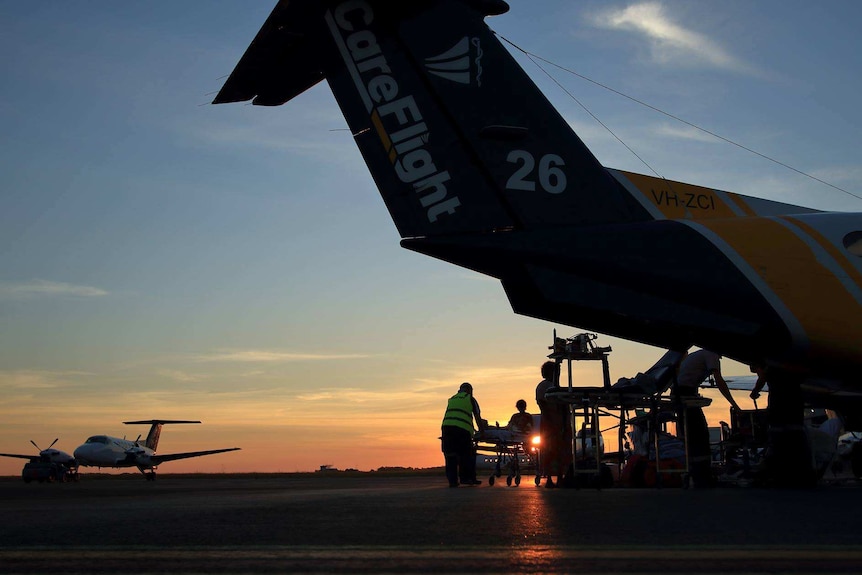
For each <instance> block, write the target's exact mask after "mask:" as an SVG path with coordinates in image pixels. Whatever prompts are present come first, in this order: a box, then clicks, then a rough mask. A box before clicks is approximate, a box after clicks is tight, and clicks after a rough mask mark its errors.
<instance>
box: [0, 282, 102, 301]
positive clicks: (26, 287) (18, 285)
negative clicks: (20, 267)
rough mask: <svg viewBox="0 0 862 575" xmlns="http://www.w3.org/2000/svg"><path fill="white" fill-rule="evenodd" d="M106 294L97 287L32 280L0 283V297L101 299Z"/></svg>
mask: <svg viewBox="0 0 862 575" xmlns="http://www.w3.org/2000/svg"><path fill="white" fill-rule="evenodd" d="M106 295H108V292H107V291H105V290H103V289H101V288H97V287H92V286H84V285H74V284H68V283H62V282H51V281H47V280H40V279H34V280H31V281H29V282H0V297H5V298H35V297H101V296H106Z"/></svg>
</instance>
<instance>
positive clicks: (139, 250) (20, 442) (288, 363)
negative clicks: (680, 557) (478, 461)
mask: <svg viewBox="0 0 862 575" xmlns="http://www.w3.org/2000/svg"><path fill="white" fill-rule="evenodd" d="M273 4H274V2H254V3H252V2H239V1H226V0H221V1H207V2H195V1H188V2H182V3H176V2H160V1H156V2H150V3H147V4H146V5H140V4H134V3H117V2H88V3H85V4H80V3H68V2H52V1H44V2H12V1H5V0H0V14H2V19H0V21H2V34H0V49H2V52H3V54H4V58H3V59H2V61H0V73H2V77H3V78H4V81H3V82H2V84H0V133H2V135H3V136H2V139H0V172H2V174H3V186H2V192H0V322H2V329H0V451H4V452H9V451H11V452H27V450H28V446H29V443H28V440H29V439H35V440H36V441H37V443H46V444H47V443H50V441H51V440H52V439H53V438H54V437H57V436H60V437H61V440H60V442H58V445H57V447H60V448H61V449H66V450H68V451H71V450H73V449H74V447H75V446H76V445H78V444H79V443H81V442H83V440H84V439H85V438H86V437H87V435H90V434H94V433H112V434H115V435H122V434H124V433H127V434H129V435H133V434H135V433H138V432H142V431H145V430H138V429H133V428H128V429H123V427H124V426H122V425H121V423H120V422H121V421H123V420H129V419H145V418H152V417H160V418H198V419H202V420H203V421H204V423H205V425H204V426H200V427H196V426H191V427H183V428H181V429H180V428H177V429H171V430H169V431H167V432H166V433H165V434H164V436H163V442H162V447H163V450H164V451H172V450H185V449H187V448H189V449H205V448H217V447H228V446H233V445H239V446H241V447H243V448H244V449H243V451H242V452H239V453H235V454H234V453H232V454H225V455H218V456H214V457H213V458H204V459H201V460H193V461H192V462H176V463H174V464H173V465H172V466H171V467H170V468H168V467H165V468H164V469H165V470H169V469H172V470H229V471H244V470H247V471H253V470H260V471H278V470H281V471H294V470H306V469H312V468H314V467H316V466H317V465H319V464H324V463H331V464H334V465H336V466H338V467H357V468H362V469H368V468H376V467H379V466H381V465H433V464H437V463H438V462H437V459H438V458H439V454H438V452H437V448H438V446H437V442H436V437H437V434H438V432H439V427H438V426H439V417H440V411H441V409H442V407H443V405H444V403H445V399H446V397H448V395H450V394H451V393H452V392H454V390H455V388H457V385H458V384H459V383H460V382H461V381H464V380H470V381H472V382H473V383H474V385H475V387H476V394H477V397H478V398H479V400H480V401H481V402H482V405H483V411H484V412H485V415H486V417H488V418H489V419H491V420H492V421H493V420H495V419H499V420H507V419H508V416H509V414H510V413H511V412H512V411H514V403H515V401H516V400H517V399H518V398H520V397H524V398H526V399H527V400H528V401H529V404H530V408H529V409H531V410H535V405H534V404H533V401H532V396H533V389H534V387H535V384H536V383H537V382H538V366H539V365H540V363H541V361H542V360H543V359H544V356H545V354H546V353H547V351H546V347H547V345H548V344H549V343H550V340H551V333H552V330H553V329H554V328H555V327H556V328H558V329H559V330H560V332H561V334H563V335H571V334H574V333H576V332H577V331H578V330H576V329H575V328H570V327H565V326H555V325H552V324H549V323H546V322H541V321H538V320H533V319H530V318H524V317H520V316H516V315H514V314H513V313H512V311H511V308H510V306H509V304H508V302H507V300H506V298H505V295H504V294H503V292H502V289H501V288H500V286H499V285H498V284H497V283H496V282H494V281H492V280H489V279H487V278H484V277H483V276H480V275H477V274H475V273H472V272H469V271H466V270H462V269H460V268H457V267H453V266H451V265H448V264H445V263H443V262H439V261H436V260H433V259H430V258H426V257H423V256H420V255H418V254H414V253H412V252H408V251H406V250H402V249H401V248H400V247H399V246H398V239H399V238H398V234H397V232H396V230H395V227H394V225H393V224H392V222H391V220H390V218H389V216H388V213H387V212H386V209H385V207H384V205H383V202H382V200H381V199H380V196H379V194H378V193H377V191H376V188H375V187H374V185H373V182H372V180H371V178H370V176H369V175H368V172H367V171H366V169H365V167H364V164H363V162H362V160H361V157H360V155H359V152H358V150H357V149H356V147H355V146H354V144H353V142H352V141H351V139H350V137H349V135H348V133H347V132H345V131H341V129H342V128H344V127H345V123H344V120H343V118H342V117H341V115H340V112H339V110H338V108H337V106H336V104H335V102H334V99H333V98H332V96H331V94H330V93H329V90H328V88H327V87H326V86H325V85H319V86H317V87H315V88H314V89H312V90H310V91H309V92H307V93H306V94H304V95H302V96H301V97H299V98H297V99H296V100H295V101H293V102H291V103H289V104H288V105H286V106H282V107H279V108H259V107H253V106H248V105H243V104H234V105H224V106H211V105H207V103H208V102H209V101H210V100H211V99H212V98H213V96H214V92H215V91H217V90H218V89H219V88H220V87H221V85H222V83H223V81H224V78H225V77H226V75H227V74H229V73H230V71H231V70H232V69H233V67H234V65H235V64H236V62H237V61H238V60H239V58H240V56H241V55H242V54H243V52H244V50H245V48H246V46H247V45H248V43H249V42H250V41H251V39H252V38H253V37H254V35H255V34H256V32H257V31H258V29H259V27H260V25H261V24H262V23H263V21H264V20H265V18H266V16H267V15H268V14H269V12H270V11H271V9H272V6H273ZM510 4H511V6H512V9H511V11H510V13H509V14H506V15H503V16H500V17H495V18H492V19H490V20H489V24H490V26H491V27H492V28H493V29H495V30H496V31H497V32H498V33H500V34H501V35H502V36H504V37H506V38H508V39H509V40H511V41H512V42H514V43H516V44H518V45H519V46H521V47H522V48H524V49H526V50H528V51H530V52H533V53H535V54H537V55H539V56H541V57H543V58H546V59H548V60H551V61H553V62H555V63H557V64H559V65H560V66H563V67H566V68H569V69H572V70H574V71H576V72H578V73H580V74H583V75H585V76H588V77H590V78H592V79H594V80H596V81H598V82H601V83H604V84H606V85H609V86H612V87H613V88H615V89H617V90H619V91H621V92H624V93H626V94H629V95H631V96H633V97H635V98H637V99H640V100H643V101H645V102H648V103H649V104H651V105H653V106H655V107H658V108H660V109H662V110H665V111H667V112H669V113H672V114H674V115H676V116H679V117H681V118H684V119H686V120H687V121H689V122H692V123H694V124H697V125H699V126H702V127H703V128H706V129H708V130H710V131H713V132H716V133H718V134H720V135H722V136H724V137H727V138H730V139H732V140H734V141H736V142H739V143H740V144H743V145H745V146H747V147H749V148H752V149H754V150H757V151H758V152H760V153H762V154H765V155H767V156H770V157H772V158H775V159H778V160H780V161H781V162H784V163H786V164H789V165H791V166H793V167H795V168H796V169H799V170H802V171H805V172H808V173H810V174H812V175H814V176H816V177H818V178H821V179H824V180H826V181H828V182H830V183H832V184H834V185H836V186H838V187H841V188H843V189H845V190H848V191H850V192H852V193H854V194H860V195H862V185H860V184H862V153H860V150H862V135H860V134H862V114H860V112H859V108H858V99H859V96H858V95H859V93H860V88H862V86H860V75H859V70H860V69H862V61H860V60H862V41H860V39H859V36H858V33H857V31H856V30H855V27H856V25H857V24H858V22H860V21H862V5H860V4H859V3H857V2H853V1H849V0H848V1H827V2H824V3H820V4H818V5H816V6H815V5H813V4H812V3H810V2H801V1H789V2H788V1H781V2H778V1H760V2H743V1H726V2H722V3H714V2H710V3H704V2H694V1H674V0H665V1H656V2H618V1H602V2H599V1H590V0H585V1H578V2H572V1H554V0H534V1H530V2H527V1H525V0H513V1H512V2H510ZM516 57H517V58H518V60H519V61H520V62H521V64H522V65H523V66H524V68H525V69H526V70H527V72H528V73H529V74H530V75H531V76H532V77H533V78H534V79H535V80H536V81H537V83H538V84H539V86H540V87H541V88H542V90H543V91H544V92H545V93H546V95H548V97H549V98H550V99H551V101H552V102H553V103H554V104H555V105H556V106H557V107H558V109H559V110H560V111H561V112H562V114H563V115H564V117H565V118H566V119H567V120H568V121H569V122H570V123H571V125H572V126H573V127H574V128H575V130H576V131H577V132H578V134H579V135H580V136H581V138H582V139H583V140H584V141H585V142H586V143H587V145H588V146H589V147H590V148H591V149H592V150H593V152H594V153H595V154H596V156H597V157H598V158H599V160H600V161H601V162H602V163H603V164H604V165H606V166H609V167H614V168H621V169H627V170H631V171H635V172H641V173H650V168H651V169H654V170H656V171H657V172H658V173H659V174H661V175H662V176H663V177H666V178H669V179H674V180H682V181H686V182H691V183H695V184H700V185H705V186H711V187H715V188H719V189H723V190H728V191H735V192H739V193H744V194H747V195H752V196H757V197H762V198H767V199H772V200H778V201H784V202H790V203H796V204H800V205H806V206H810V207H814V208H819V209H830V210H850V211H862V210H860V207H862V201H860V200H859V199H857V198H855V197H852V196H849V195H847V194H844V193H842V192H840V191H837V190H835V189H833V188H830V187H827V186H824V185H822V184H819V183H817V182H815V181H812V180H810V179H808V178H805V177H802V176H800V175H799V174H797V173H794V172H792V171H790V170H787V169H786V168H783V167H780V166H778V165H776V164H774V163H771V162H768V161H766V160H764V159H763V158H760V157H757V156H755V155H753V154H751V153H749V152H746V151H743V150H741V149H739V148H736V147H733V146H730V145H728V144H725V143H722V142H720V141H717V140H715V139H713V138H709V137H707V136H706V135H705V134H703V133H701V132H697V131H694V130H692V129H691V128H690V127H688V126H686V125H684V124H680V123H676V122H674V121H673V120H671V119H670V118H668V117H666V116H662V115H660V114H657V113H655V112H652V111H650V110H647V109H645V108H643V107H642V106H639V105H637V104H634V103H632V102H631V101H629V100H626V99H623V98H620V97H619V96H616V95H614V94H612V93H610V92H608V91H605V90H602V89H600V88H598V87H596V86H595V85H593V84H590V83H588V82H585V81H583V80H580V79H578V78H576V77H574V76H571V75H568V74H566V73H564V72H562V71H560V70H559V69H555V68H552V67H547V66H546V68H547V69H548V71H549V72H551V73H552V75H553V76H554V77H555V78H556V80H557V81H559V82H560V83H562V84H563V85H564V86H565V88H566V90H568V91H569V92H571V93H572V94H573V95H575V96H576V97H577V98H578V100H580V101H581V102H582V103H583V104H584V105H585V106H586V107H587V108H588V109H589V110H590V111H591V112H592V113H593V114H595V115H596V116H598V117H599V118H600V119H601V120H602V122H603V123H605V124H606V125H607V126H609V127H610V128H611V130H613V131H614V133H615V134H616V135H617V136H619V137H620V138H621V139H622V140H624V141H625V142H626V143H627V144H628V145H629V146H630V147H631V148H633V149H634V150H635V151H636V152H637V153H638V155H639V156H641V157H642V158H643V159H644V160H645V161H646V162H647V163H648V164H649V166H650V168H648V167H646V166H644V165H643V164H642V163H641V162H640V160H638V158H636V157H634V156H633V155H632V154H631V153H630V152H629V151H628V150H626V149H625V148H624V147H623V146H621V145H620V144H619V143H618V142H617V141H616V140H615V139H614V137H613V136H612V135H610V134H609V133H608V132H607V131H606V130H605V129H604V128H603V127H602V126H600V125H598V124H597V123H596V122H595V121H594V120H593V119H592V118H591V117H590V116H589V115H588V114H587V113H586V112H584V111H583V109H582V108H581V107H580V106H579V105H578V104H577V103H576V102H574V101H573V100H572V99H571V98H569V96H568V95H566V94H565V93H564V92H563V91H562V90H561V89H560V88H559V87H557V86H556V85H555V84H553V83H552V82H551V81H549V80H548V79H547V77H546V76H545V75H544V73H543V72H542V71H541V70H539V69H538V68H536V66H535V65H534V64H533V63H531V62H530V61H529V60H527V59H526V58H524V57H523V55H520V54H516ZM599 341H600V342H604V343H605V344H610V345H613V347H614V350H615V351H614V353H613V354H612V356H611V371H612V376H613V377H614V378H616V377H621V376H628V375H633V374H634V373H635V372H637V371H642V370H644V369H646V367H648V366H649V365H650V363H652V361H653V360H654V359H656V358H657V357H658V356H659V355H661V350H655V349H652V348H648V347H646V346H641V345H634V344H630V343H626V342H622V341H620V340H616V339H613V338H608V337H603V338H602V339H600V340H599ZM725 372H726V373H744V372H745V369H744V366H739V365H735V364H732V363H729V364H728V365H727V366H726V368H725ZM597 376H598V374H597V373H593V372H592V371H589V370H588V371H587V372H585V373H584V374H583V380H584V381H585V382H588V383H594V382H593V379H594V378H595V377H597ZM717 403H718V402H717ZM720 409H721V410H722V412H724V411H723V410H724V409H725V406H724V405H721V406H720ZM274 447H275V449H274ZM273 453H277V454H278V455H273ZM19 469H20V463H19V462H17V461H14V460H9V461H0V473H4V474H5V473H9V474H17V473H18V471H19Z"/></svg>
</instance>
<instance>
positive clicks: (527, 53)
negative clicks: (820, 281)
mask: <svg viewBox="0 0 862 575" xmlns="http://www.w3.org/2000/svg"><path fill="white" fill-rule="evenodd" d="M497 36H499V38H500V39H501V40H503V41H504V42H506V43H507V44H509V45H510V46H512V47H513V48H515V49H516V50H518V51H519V52H522V53H523V54H524V55H525V56H527V57H528V58H529V59H530V61H531V62H533V64H535V65H536V66H537V67H538V68H539V69H540V70H541V71H542V72H544V73H545V74H546V75H547V76H548V77H549V78H551V80H553V81H554V83H555V84H556V85H557V86H560V88H561V89H562V90H563V91H564V92H566V94H568V95H569V96H570V97H571V98H572V99H573V100H575V102H577V103H578V104H579V105H580V106H581V107H582V108H584V110H587V108H586V107H584V105H583V104H581V103H580V102H579V101H578V100H577V98H575V97H574V96H572V94H571V93H570V92H569V91H568V90H566V89H565V88H563V87H562V86H561V85H560V83H559V82H557V80H555V79H554V78H553V77H552V76H551V75H550V74H549V73H548V71H547V70H545V69H544V68H542V67H541V66H540V65H539V64H537V63H536V60H539V61H541V62H544V63H546V64H548V65H550V66H554V67H555V68H559V69H560V70H562V71H563V72H568V73H569V74H571V75H573V76H577V77H578V78H581V79H582V80H586V81H587V82H590V83H591V84H595V85H596V86H598V87H600V88H604V89H605V90H607V91H609V92H613V93H614V94H616V95H618V96H622V97H623V98H626V99H628V100H631V101H632V102H634V103H636V104H640V105H641V106H643V107H645V108H649V109H650V110H652V111H654V112H658V113H659V114H663V115H665V116H667V117H668V118H671V119H673V120H676V121H677V122H680V123H682V124H685V125H686V126H689V127H692V128H694V129H695V130H699V131H701V132H703V133H705V134H708V135H710V136H712V137H713V138H717V139H719V140H721V141H722V142H726V143H728V144H731V145H733V146H736V147H737V148H740V149H742V150H745V151H746V152H749V153H751V154H754V155H755V156H759V157H761V158H763V159H764V160H768V161H770V162H772V163H774V164H778V165H779V166H781V167H783V168H786V169H788V170H791V171H793V172H796V173H797V174H799V175H802V176H805V177H806V178H810V179H812V180H814V181H815V182H819V183H821V184H823V185H825V186H829V187H830V188H833V189H835V190H838V191H839V192H843V193H845V194H847V195H848V196H852V197H854V198H856V199H858V200H862V196H859V195H857V194H854V193H853V192H850V191H848V190H845V189H844V188H841V187H839V186H836V185H835V184H832V183H829V182H827V181H825V180H822V179H820V178H818V177H817V176H814V175H812V174H809V173H807V172H804V171H802V170H799V169H797V168H794V167H793V166H791V165H789V164H786V163H784V162H782V161H780V160H776V159H775V158H772V157H770V156H767V155H766V154H762V153H760V152H758V151H757V150H753V149H751V148H749V147H747V146H744V145H742V144H740V143H738V142H735V141H733V140H731V139H730V138H725V137H724V136H722V135H720V134H716V133H715V132H712V131H710V130H707V129H706V128H701V127H700V126H698V125H697V124H693V123H691V122H689V121H687V120H684V119H682V118H680V117H679V116H675V115H673V114H671V113H670V112H665V111H664V110H662V109H661V108H657V107H655V106H653V105H651V104H648V103H646V102H644V101H643V100H638V99H637V98H635V97H633V96H629V95H628V94H626V93H625V92H620V91H619V90H616V89H614V88H611V87H610V86H607V85H605V84H602V83H601V82H598V81H596V80H593V79H592V78H589V77H587V76H584V75H583V74H579V73H578V72H575V71H574V70H572V69H571V68H566V67H565V66H561V65H560V64H557V63H555V62H552V61H550V60H548V59H546V58H542V57H541V56H539V55H538V54H533V53H532V52H530V51H528V50H525V49H523V48H521V47H520V46H518V45H517V44H515V43H514V42H512V41H511V40H509V39H508V38H506V37H505V36H502V35H500V34H497ZM587 113H589V114H590V115H591V116H593V114H592V113H591V112H590V111H589V110H587ZM593 118H595V119H596V121H597V122H599V123H600V124H601V125H602V126H604V127H605V129H606V130H608V132H610V133H611V135H613V136H614V138H617V136H616V134H614V133H613V132H611V130H610V129H608V127H607V126H605V124H604V123H602V122H601V121H600V120H599V119H598V118H596V117H595V116H593ZM617 140H619V141H620V143H623V142H622V140H620V139H619V138H617ZM623 145H624V146H625V143H623ZM625 147H626V149H628V150H629V151H630V152H631V153H632V154H634V155H635V157H637V158H638V159H639V160H640V161H641V162H643V163H644V165H646V166H647V167H649V165H648V164H647V163H646V162H644V160H643V159H642V158H641V157H640V156H638V155H637V154H635V153H634V151H632V149H631V148H629V147H628V146H625ZM650 170H652V172H653V173H654V174H656V175H658V173H657V172H656V171H655V170H653V169H652V168H651V167H650ZM659 177H661V176H659ZM662 179H664V178H662Z"/></svg>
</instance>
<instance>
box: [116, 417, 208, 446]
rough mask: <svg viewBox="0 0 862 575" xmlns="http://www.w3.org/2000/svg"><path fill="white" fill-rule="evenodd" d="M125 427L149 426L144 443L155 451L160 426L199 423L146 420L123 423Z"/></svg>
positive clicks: (160, 430)
mask: <svg viewBox="0 0 862 575" xmlns="http://www.w3.org/2000/svg"><path fill="white" fill-rule="evenodd" d="M123 423H124V424H126V425H144V424H148V425H149V426H150V432H149V433H148V434H147V439H146V441H145V442H144V445H145V446H146V447H149V448H150V449H152V450H153V451H156V449H158V447H159V437H160V436H161V434H162V425H164V424H166V423H200V421H186V420H178V419H148V420H145V421H124V422H123Z"/></svg>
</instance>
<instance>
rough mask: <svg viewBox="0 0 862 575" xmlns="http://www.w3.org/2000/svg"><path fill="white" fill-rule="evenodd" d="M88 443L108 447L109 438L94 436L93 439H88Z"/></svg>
mask: <svg viewBox="0 0 862 575" xmlns="http://www.w3.org/2000/svg"><path fill="white" fill-rule="evenodd" d="M86 443H104V444H106V445H107V443H108V438H107V437H105V436H104V435H94V436H93V437H90V438H89V439H87V441H86Z"/></svg>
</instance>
